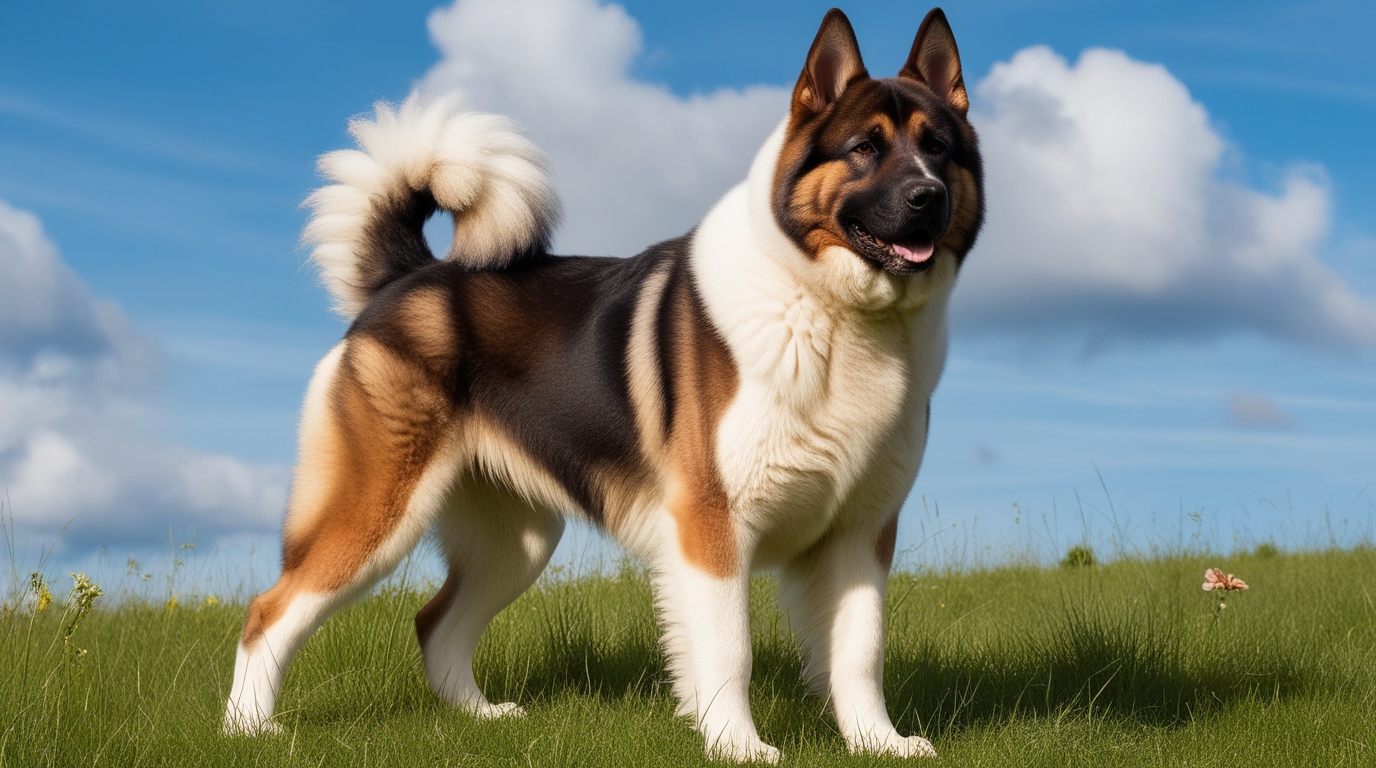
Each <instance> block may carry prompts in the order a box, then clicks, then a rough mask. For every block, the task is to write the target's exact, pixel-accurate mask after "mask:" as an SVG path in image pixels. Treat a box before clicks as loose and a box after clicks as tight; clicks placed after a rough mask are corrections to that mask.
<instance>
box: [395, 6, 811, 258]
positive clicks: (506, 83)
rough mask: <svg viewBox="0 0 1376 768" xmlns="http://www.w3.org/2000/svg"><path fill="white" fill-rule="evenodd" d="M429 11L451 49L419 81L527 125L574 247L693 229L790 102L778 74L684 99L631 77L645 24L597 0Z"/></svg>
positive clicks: (612, 246) (613, 246) (611, 248)
mask: <svg viewBox="0 0 1376 768" xmlns="http://www.w3.org/2000/svg"><path fill="white" fill-rule="evenodd" d="M429 23H430V36H431V38H432V39H433V40H434V43H435V45H436V46H437V47H438V48H439V50H440V52H441V54H442V57H441V59H440V61H439V62H438V63H437V64H435V66H434V67H433V68H431V70H430V71H429V72H428V73H426V75H425V77H424V78H423V79H422V80H421V83H420V87H421V89H422V90H425V91H429V92H439V91H448V90H451V89H454V88H459V89H461V90H462V91H463V92H464V93H465V94H466V95H467V97H468V99H469V102H470V103H471V104H472V105H473V106H474V107H476V108H478V109H482V110H485V111H490V112H498V113H501V114H506V115H510V116H512V117H514V118H516V120H518V121H519V122H520V123H521V125H522V126H524V127H525V129H526V130H527V132H528V133H529V135H530V137H531V138H532V139H533V140H534V141H535V143H536V144H537V145H539V146H540V148H541V149H543V150H544V151H545V152H546V153H548V154H549V156H550V159H551V161H552V163H553V167H554V178H555V182H556V184H557V185H558V187H559V192H560V195H561V196H562V198H563V203H564V225H563V226H562V227H561V228H560V230H559V233H558V235H557V246H558V248H559V249H560V250H561V251H563V252H567V253H588V254H614V255H619V256H629V255H632V254H634V253H637V252H639V251H640V250H641V249H643V248H645V247H646V246H647V245H650V244H652V243H654V242H657V241H659V240H663V239H666V238H669V237H676V236H678V235H681V234H683V233H685V232H687V231H688V230H689V229H690V228H691V227H692V226H693V225H695V224H696V223H697V222H698V220H699V219H700V218H702V216H703V214H704V213H706V212H707V209H708V207H709V206H711V205H712V203H714V202H716V199H717V198H718V197H720V196H721V194H722V193H724V192H725V191H726V190H727V189H729V188H730V187H731V186H733V185H734V184H735V183H736V182H738V181H740V180H741V179H743V178H744V177H745V172H746V168H747V167H748V166H749V164H750V160H751V158H753V157H754V155H755V150H756V149H758V148H759V145H760V144H761V143H762V142H763V141H764V139H765V137H766V136H768V135H769V132H770V131H771V130H773V128H774V126H775V125H777V124H778V122H779V120H780V119H781V118H782V117H783V115H784V111H785V109H786V108H787V104H788V91H787V90H786V89H784V88H781V87H777V86H758V87H752V88H746V89H744V90H734V89H721V90H717V91H713V92H712V93H708V94H702V95H695V96H690V97H686V98H685V97H682V96H678V95H676V94H674V93H673V92H671V91H670V90H669V89H668V88H665V87H663V86H661V85H653V84H650V83H645V82H641V81H638V80H636V79H634V78H633V77H631V75H630V67H631V64H632V62H633V61H634V60H635V58H636V56H638V55H639V54H640V53H641V51H642V41H641V34H640V27H639V25H638V24H637V23H636V22H635V20H634V19H632V18H631V17H630V16H629V15H627V13H626V11H625V10H624V9H622V8H621V6H618V5H603V4H601V3H599V2H597V0H530V1H529V2H520V3H513V2H508V1H507V0H459V2H456V3H454V5H452V6H450V7H447V8H442V9H439V10H437V11H435V12H434V13H432V14H431V16H430V22H429ZM806 52H807V51H806V49H804V50H801V51H799V53H798V62H799V67H801V66H802V60H803V56H804V55H805V54H806Z"/></svg>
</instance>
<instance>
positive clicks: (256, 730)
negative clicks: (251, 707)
mask: <svg viewBox="0 0 1376 768" xmlns="http://www.w3.org/2000/svg"><path fill="white" fill-rule="evenodd" d="M285 730H286V729H284V728H283V727H282V726H281V725H280V724H279V723H277V722H276V721H274V720H271V719H269V718H266V717H247V716H240V717H231V716H230V715H228V714H226V715H225V722H224V725H223V726H222V727H221V729H220V732H221V733H223V734H224V735H225V736H276V735H277V734H280V733H284V732H285Z"/></svg>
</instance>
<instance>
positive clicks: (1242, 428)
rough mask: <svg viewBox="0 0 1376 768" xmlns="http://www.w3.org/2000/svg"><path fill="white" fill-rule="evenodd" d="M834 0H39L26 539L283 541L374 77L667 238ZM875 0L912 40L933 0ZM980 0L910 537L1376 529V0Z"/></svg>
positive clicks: (6, 465)
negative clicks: (965, 180)
mask: <svg viewBox="0 0 1376 768" xmlns="http://www.w3.org/2000/svg"><path fill="white" fill-rule="evenodd" d="M826 8H827V5H826V4H815V3H809V2H787V3H785V2H759V3H727V2H695V3H691V4H689V3H682V4H671V3H656V2H627V3H624V4H612V3H605V2H599V1H598V0H530V2H520V3H514V2H500V1H498V0H458V2H455V3H452V4H446V5H437V4H435V3H422V2H409V1H408V2H392V3H387V4H380V3H379V4H360V3H352V2H333V3H323V2H320V3H312V2H301V3H289V4H288V3H263V2H255V1H253V0H247V1H245V2H239V3H234V4H187V3H170V2H143V3H130V4H122V5H121V6H119V7H116V5H115V4H109V3H87V2H76V3H69V4H61V5H54V4H48V3H6V4H3V5H0V485H3V486H4V489H5V491H6V493H7V499H8V501H7V503H6V514H7V515H9V516H10V519H11V523H10V528H11V531H12V533H11V535H12V536H13V537H14V539H15V540H16V541H17V542H18V543H19V547H20V550H21V552H29V551H40V550H42V549H43V548H45V547H54V546H55V548H54V549H53V550H52V551H53V552H54V557H55V558H57V559H58V560H61V561H62V562H64V563H65V562H72V563H81V562H84V561H86V560H89V559H90V558H91V557H92V556H93V554H92V553H95V552H101V551H103V552H104V553H106V555H107V556H108V557H110V558H113V559H117V560H118V561H119V562H121V563H122V562H123V560H122V557H123V553H125V552H129V553H136V552H145V551H148V550H149V549H150V548H153V547H156V546H158V545H159V542H166V541H168V537H169V535H170V536H171V537H172V539H173V540H177V541H180V540H195V541H196V542H198V545H199V546H200V548H201V550H202V551H204V550H207V549H209V550H216V549H218V550H219V551H221V552H222V553H224V554H223V555H222V559H223V560H225V561H227V562H236V561H237V560H241V559H243V558H244V557H248V555H245V554H244V553H245V552H247V551H250V550H251V551H252V552H253V553H254V554H253V555H252V557H253V558H257V560H258V561H261V562H260V563H259V565H258V566H257V567H258V569H259V570H260V571H264V572H266V571H270V570H271V568H272V567H273V566H272V563H271V559H272V558H271V552H272V551H273V549H274V548H275V544H274V541H275V535H276V534H275V529H276V526H277V525H278V523H279V521H280V517H281V512H282V508H283V504H284V499H285V493H286V489H287V487H288V483H289V480H290V471H289V470H290V463H291V461H292V457H293V455H294V450H295V445H294V443H295V421H296V415H297V414H296V412H297V408H298V406H299V403H300V398H301V395H302V393H303V392H304V388H305V384H306V381H307V379H308V377H309V375H310V372H311V369H312V367H313V365H314V363H315V362H316V361H317V360H318V359H319V357H320V356H321V355H322V354H323V353H324V352H325V351H326V350H327V349H329V347H330V346H332V345H333V343H334V342H335V341H336V340H337V339H338V337H339V336H340V334H341V333H342V332H343V330H344V327H343V325H342V323H341V321H340V320H339V319H338V318H337V317H335V316H334V315H332V314H331V313H330V312H329V309H328V299H327V297H326V295H325V293H324V292H323V290H321V289H320V288H319V286H318V284H317V283H316V281H315V278H314V275H313V274H312V272H311V270H310V269H309V267H308V266H306V261H305V253H304V251H302V250H301V249H300V248H299V247H298V235H299V230H300V227H301V225H302V224H303V222H304V213H303V211H302V210H301V208H300V203H301V201H302V200H303V199H304V197H305V196H306V195H307V194H308V193H309V192H310V190H311V189H313V188H314V187H315V186H316V185H318V184H319V179H318V178H317V176H316V175H315V172H314V167H313V166H314V160H315V158H316V157H317V156H318V155H320V154H321V153H323V152H326V151H329V150H331V149H336V148H340V147H342V146H346V145H347V141H348V139H347V136H346V134H345V125H346V122H347V119H348V118H349V117H350V116H352V115H356V114H359V113H362V112H365V111H367V110H369V109H370V108H371V105H372V103H373V102H374V101H376V100H379V99H384V100H390V101H398V100H400V99H402V98H404V97H405V96H406V95H407V93H408V92H410V91H411V90H413V89H420V90H422V91H427V92H431V93H434V92H440V91H446V90H450V89H454V88H458V89H461V90H462V91H463V92H464V93H465V96H466V98H467V99H468V103H470V104H471V105H472V106H473V107H474V108H475V109H482V110H486V111H494V112H501V113H503V114H509V115H511V116H513V117H514V118H516V119H517V120H518V121H519V122H520V123H521V124H522V125H523V126H524V127H525V129H526V130H527V131H528V133H529V134H530V136H531V138H532V139H533V140H534V141H535V142H536V143H537V144H538V145H540V146H541V147H542V148H543V149H544V150H545V151H546V152H547V153H548V154H549V155H550V158H551V161H552V164H553V172H554V176H555V180H556V184H557V186H558V188H559V191H560V193H561V196H562V197H563V201H564V207H565V219H564V224H563V225H562V227H561V228H560V230H559V231H558V232H557V233H556V246H557V247H558V248H559V249H560V250H561V252H575V253H599V254H600V253H607V254H614V255H630V254H633V253H635V252H637V251H638V250H640V249H641V248H643V247H645V246H646V245H649V244H650V243H653V242H655V241H657V240H659V239H663V238H667V237H672V236H676V235H678V234H681V233H682V232H683V231H685V230H686V229H687V228H689V227H691V226H692V225H693V224H694V223H695V222H696V221H697V220H698V219H699V218H700V217H701V216H702V214H703V213H704V212H705V211H706V210H707V208H708V207H709V206H710V205H711V204H712V202H713V201H714V200H715V199H716V198H717V197H718V196H719V195H720V194H721V193H722V192H724V191H725V190H726V189H727V188H729V187H730V186H731V185H732V184H734V183H735V182H736V181H738V180H739V179H741V178H742V177H743V176H744V173H745V169H746V166H747V164H748V162H749V160H750V158H751V157H752V156H753V154H754V152H755V150H756V148H757V146H758V144H759V143H760V141H762V139H763V137H764V136H765V135H766V134H767V133H768V131H769V130H770V129H771V128H772V127H773V126H774V125H775V124H776V123H777V122H778V120H779V119H780V118H781V117H782V115H783V110H784V107H785V104H786V99H787V94H788V91H789V89H790V88H791V86H792V83H793V81H794V80H795V79H796V77H797V74H798V71H799V68H800V67H801V64H802V60H803V57H804V55H805V54H806V51H807V48H808V45H809V44H810V42H811V39H812V36H813V35H814V34H815V31H816V27H817V24H818V23H819V21H820V19H821V17H822V14H823V13H824V12H825V10H826ZM845 10H846V11H847V13H848V14H849V16H850V18H851V20H852V22H853V24H854V26H855V29H856V32H857V35H858V37H859V40H860V44H861V49H862V52H863V54H864V57H865V61H866V63H867V65H868V66H869V69H870V71H871V73H872V74H874V75H876V76H887V75H892V74H893V73H895V72H896V71H897V69H898V67H899V66H900V65H901V63H902V61H903V60H904V58H905V56H906V54H907V51H908V48H909V46H910V45H911V42H912V37H913V35H914V33H915V31H916V28H917V25H918V24H919V23H920V21H921V18H922V16H923V14H924V13H925V11H926V7H924V6H917V5H912V4H903V3H893V2H870V3H863V4H855V5H852V6H847V7H845ZM945 10H946V12H947V15H948V17H949V19H950V22H951V24H952V26H953V28H954V30H955V33H956V37H957V40H958V42H959V45H960V49H961V54H962V60H963V65H964V72H965V78H966V83H967V85H968V86H969V87H970V89H971V92H972V100H973V107H972V120H973V122H974V124H975V125H976V127H977V128H978V130H979V131H980V135H981V139H982V146H983V150H984V154H985V163H986V169H987V174H988V195H989V213H988V219H987V225H986V228H985V230H984V232H983V234H982V235H981V240H980V243H979V244H978V245H977V247H976V250H975V251H974V253H973V254H972V255H971V256H970V258H969V260H968V262H967V268H966V270H965V272H964V273H963V274H962V276H961V280H960V283H959V285H958V287H957V290H956V297H955V301H954V306H953V310H952V333H953V345H952V350H951V356H950V361H949V364H948V367H947V372H946V376H945V379H944V380H943V382H942V384H941V386H940V388H939V390H938V393H937V396H936V398H935V401H934V403H933V426H932V434H931V438H930V441H929V447H928V452H927V457H926V460H925V463H924V466H923V470H922V473H921V475H920V477H919V479H918V483H917V486H916V488H915V490H914V493H913V496H912V497H911V498H910V500H909V503H908V505H907V507H906V508H905V514H904V516H903V518H902V522H901V524H900V542H899V547H900V550H903V551H905V552H906V555H905V557H907V558H908V561H909V562H911V563H914V564H923V563H931V562H937V561H942V560H943V559H945V560H946V561H959V562H965V563H970V562H973V561H976V560H979V559H980V558H997V557H1000V556H1004V555H1006V554H1007V553H1008V552H1010V551H1013V550H1019V548H1022V550H1019V551H1024V550H1027V549H1028V548H1035V549H1036V553H1037V554H1038V556H1042V557H1054V555H1055V553H1056V552H1059V551H1063V550H1064V548H1065V547H1066V546H1068V545H1069V544H1072V543H1075V542H1078V541H1080V540H1081V539H1088V540H1089V541H1091V542H1092V543H1093V544H1095V545H1096V546H1097V547H1100V548H1102V549H1107V550H1113V551H1117V552H1122V551H1132V550H1140V549H1146V548H1150V547H1153V546H1168V545H1171V544H1173V543H1178V542H1179V541H1181V540H1186V539H1188V540H1189V541H1192V542H1199V543H1203V544H1205V545H1207V546H1211V547H1214V548H1216V549H1220V550H1227V549H1230V548H1236V547H1245V546H1250V545H1251V544H1254V543H1256V542H1260V541H1275V542H1276V543H1278V544H1280V545H1282V546H1292V547H1299V546H1319V545H1326V544H1329V543H1339V544H1351V543H1353V542H1355V541H1358V540H1360V539H1361V538H1362V537H1364V536H1368V535H1370V534H1371V532H1372V526H1373V524H1374V522H1373V521H1374V520H1376V500H1373V495H1372V493H1371V490H1370V487H1369V486H1370V484H1371V483H1372V482H1373V481H1374V480H1376V153H1373V152H1372V150H1371V149H1370V146H1369V144H1370V140H1369V135H1368V134H1369V132H1370V128H1369V126H1371V125H1373V124H1376V86H1373V85H1372V83H1376V54H1373V53H1372V52H1371V49H1370V46H1369V41H1368V39H1367V37H1368V32H1369V30H1371V29H1373V28H1376V8H1373V7H1372V6H1370V4H1364V3H1359V2H1307V3H1293V2H1249V3H1238V2H1220V3H1210V4H1199V3H1188V4H1187V3H1177V2H1150V3H1148V2H1126V3H1112V4H1108V3H1089V2H1071V1H1069V0H1067V1H1065V2H1051V1H1047V0H1043V1H1041V2H1034V1H1033V0H1005V1H1003V2H969V3H953V4H951V5H948V6H946V8H945ZM427 232H428V233H429V234H430V236H431V237H432V238H433V239H435V240H442V239H443V238H444V237H445V235H444V232H443V227H442V224H439V223H436V224H435V225H434V226H431V227H429V228H428V229H427ZM169 528H170V529H171V533H170V534H169ZM592 540H593V537H592V536H591V534H589V533H588V532H586V531H578V532H576V533H575V534H574V535H573V536H571V537H570V540H569V543H568V544H567V545H566V546H565V548H564V550H563V551H562V554H561V555H560V557H563V558H565V559H567V558H570V557H575V556H576V552H578V551H586V550H587V548H588V547H590V546H592V547H595V546H596V545H593V544H589V542H590V541H592ZM953 559H954V560H953Z"/></svg>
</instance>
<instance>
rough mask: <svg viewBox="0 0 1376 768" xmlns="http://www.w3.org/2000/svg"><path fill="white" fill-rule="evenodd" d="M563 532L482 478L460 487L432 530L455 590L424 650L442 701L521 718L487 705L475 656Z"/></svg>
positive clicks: (515, 710) (559, 521) (546, 514)
mask: <svg viewBox="0 0 1376 768" xmlns="http://www.w3.org/2000/svg"><path fill="white" fill-rule="evenodd" d="M563 531H564V519H563V518H562V517H560V516H559V515H557V514H555V513H553V512H551V511H549V510H548V509H543V508H538V507H535V506H532V505H531V504H530V503H528V502H527V501H525V500H524V499H522V498H520V497H519V496H517V495H515V494H514V493H512V492H511V491H510V490H509V489H507V488H506V487H505V486H503V485H499V484H494V483H492V482H490V481H488V480H487V479H486V478H481V477H472V478H470V479H466V480H465V481H464V482H463V483H461V484H460V485H459V487H458V489H457V490H456V492H455V496H454V498H453V499H452V501H451V502H450V509H449V510H447V512H446V514H444V515H443V516H442V517H441V518H440V521H439V525H438V527H437V531H436V532H437V534H438V538H439V542H440V546H441V548H442V549H443V550H444V553H445V557H446V559H447V560H448V561H449V567H450V569H451V573H453V574H454V578H456V580H457V583H458V588H457V589H456V590H455V592H454V594H453V596H452V598H451V599H450V602H449V606H448V609H447V610H446V612H445V613H444V615H443V616H442V617H440V619H439V621H438V622H436V623H435V625H434V626H433V628H432V629H431V631H430V636H429V638H428V639H427V641H426V643H425V646H424V647H423V648H422V649H421V650H422V652H423V653H424V656H425V674H426V677H428V678H429V680H430V686H431V687H432V688H433V689H434V690H435V693H437V694H438V695H439V696H440V698H442V699H444V700H445V701H447V702H449V703H450V704H452V705H454V706H456V707H459V708H460V709H465V710H468V711H469V712H471V713H473V714H474V715H476V716H477V717H480V718H488V717H502V716H507V715H522V714H524V710H522V709H521V708H520V707H519V706H517V705H516V704H515V703H512V702H505V703H502V704H492V703H490V702H488V700H487V697H486V696H484V695H483V692H482V690H481V689H479V688H478V684H477V681H476V680H475V679H474V677H473V651H474V650H475V649H476V648H477V647H478V640H479V639H480V638H481V637H482V634H483V631H484V630H485V629H487V625H488V623H490V622H491V621H492V618H493V617H494V616H496V615H497V613H498V612H499V611H501V610H502V609H503V608H505V607H506V606H507V604H509V603H510V602H511V601H512V600H515V599H516V598H517V597H519V596H520V595H521V593H522V592H524V591H526V589H528V588H529V587H530V585H531V584H533V583H535V579H536V578H538V577H539V575H540V572H541V571H543V570H544V569H545V565H546V564H547V563H549V558H550V555H551V554H553V553H554V548H555V546H556V545H558V543H559V537H560V536H561V535H562V533H563Z"/></svg>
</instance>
